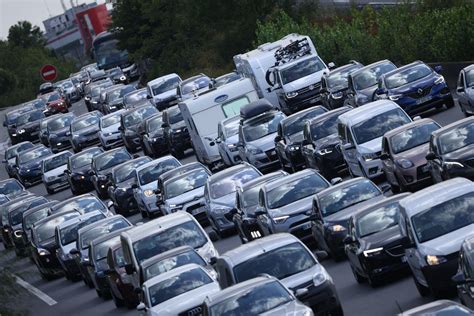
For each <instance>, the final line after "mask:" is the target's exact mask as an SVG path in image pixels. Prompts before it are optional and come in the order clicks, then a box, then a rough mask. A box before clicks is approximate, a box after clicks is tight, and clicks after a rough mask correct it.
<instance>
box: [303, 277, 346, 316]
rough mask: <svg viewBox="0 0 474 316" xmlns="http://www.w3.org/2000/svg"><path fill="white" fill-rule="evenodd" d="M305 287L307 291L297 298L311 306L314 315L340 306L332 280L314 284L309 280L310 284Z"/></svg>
mask: <svg viewBox="0 0 474 316" xmlns="http://www.w3.org/2000/svg"><path fill="white" fill-rule="evenodd" d="M306 288H307V289H308V293H307V294H306V295H304V296H302V297H300V298H299V299H300V301H302V302H303V303H304V304H305V305H308V306H309V307H311V309H312V310H313V312H314V313H315V315H320V314H324V315H325V314H326V313H327V312H330V311H334V310H337V309H338V308H339V307H340V302H339V297H338V296H337V293H336V287H335V286H334V284H333V283H332V282H330V281H326V282H324V283H323V284H321V285H318V286H314V285H313V282H312V281H311V284H310V285H309V286H307V287H306Z"/></svg>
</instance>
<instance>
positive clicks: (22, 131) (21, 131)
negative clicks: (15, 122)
mask: <svg viewBox="0 0 474 316" xmlns="http://www.w3.org/2000/svg"><path fill="white" fill-rule="evenodd" d="M24 132H26V131H25V130H24V129H23V128H22V129H20V130H19V131H18V134H23V133H24Z"/></svg>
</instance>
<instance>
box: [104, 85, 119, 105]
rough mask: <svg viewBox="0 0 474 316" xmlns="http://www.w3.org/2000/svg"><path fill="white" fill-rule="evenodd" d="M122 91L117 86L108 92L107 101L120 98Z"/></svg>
mask: <svg viewBox="0 0 474 316" xmlns="http://www.w3.org/2000/svg"><path fill="white" fill-rule="evenodd" d="M120 91H121V89H119V88H116V89H114V90H112V91H109V92H107V96H106V97H105V98H106V99H107V102H112V101H115V100H117V99H119V98H120Z"/></svg>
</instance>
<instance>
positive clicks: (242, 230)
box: [228, 171, 287, 244]
mask: <svg viewBox="0 0 474 316" xmlns="http://www.w3.org/2000/svg"><path fill="white" fill-rule="evenodd" d="M286 175H287V173H286V172H285V171H276V172H272V173H269V174H266V175H264V176H261V177H258V178H257V179H254V180H252V181H249V182H247V183H245V184H244V185H242V186H241V187H237V191H236V199H235V205H236V208H235V209H234V210H232V211H231V213H230V215H228V216H229V217H232V221H233V222H234V224H235V227H236V229H237V233H238V235H239V237H240V241H241V242H242V243H243V244H245V243H247V242H250V241H252V240H254V239H257V238H260V237H262V236H263V234H262V232H261V231H260V228H259V226H258V224H257V216H256V215H255V211H256V210H257V209H258V206H259V205H258V195H259V193H260V188H261V187H262V185H264V184H266V183H269V182H271V181H273V180H276V179H279V178H281V177H284V176H286Z"/></svg>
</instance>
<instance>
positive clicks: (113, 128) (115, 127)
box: [100, 123, 120, 133]
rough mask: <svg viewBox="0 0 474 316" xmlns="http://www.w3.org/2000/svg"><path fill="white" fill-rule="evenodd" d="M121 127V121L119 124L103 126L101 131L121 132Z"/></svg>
mask: <svg viewBox="0 0 474 316" xmlns="http://www.w3.org/2000/svg"><path fill="white" fill-rule="evenodd" d="M119 127H120V123H117V124H113V125H110V126H107V127H105V128H102V129H101V130H100V131H101V132H102V133H119V132H120V131H119Z"/></svg>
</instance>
